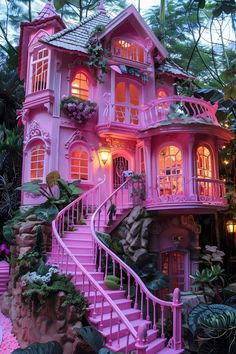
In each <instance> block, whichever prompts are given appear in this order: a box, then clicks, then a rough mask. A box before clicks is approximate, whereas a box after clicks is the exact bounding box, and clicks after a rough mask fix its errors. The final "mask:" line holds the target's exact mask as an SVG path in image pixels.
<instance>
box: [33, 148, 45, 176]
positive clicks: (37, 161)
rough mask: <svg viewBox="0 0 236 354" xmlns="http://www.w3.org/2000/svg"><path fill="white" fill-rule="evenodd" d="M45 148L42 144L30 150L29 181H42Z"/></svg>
mask: <svg viewBox="0 0 236 354" xmlns="http://www.w3.org/2000/svg"><path fill="white" fill-rule="evenodd" d="M44 162H45V147H44V145H43V144H37V145H35V146H33V148H32V150H31V162H30V179H31V181H32V180H35V179H42V180H43V177H44V165H45V164H44Z"/></svg>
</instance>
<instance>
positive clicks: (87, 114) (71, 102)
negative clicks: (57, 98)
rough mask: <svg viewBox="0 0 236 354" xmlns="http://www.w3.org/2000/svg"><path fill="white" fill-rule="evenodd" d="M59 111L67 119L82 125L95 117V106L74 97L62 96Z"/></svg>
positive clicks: (93, 103) (92, 103)
mask: <svg viewBox="0 0 236 354" xmlns="http://www.w3.org/2000/svg"><path fill="white" fill-rule="evenodd" d="M61 109H62V111H63V112H64V113H65V114H66V115H67V117H69V118H71V119H74V120H75V121H76V122H77V123H79V124H82V123H85V122H86V121H87V120H88V119H91V118H93V117H94V116H95V114H96V112H97V104H96V103H95V102H91V101H89V100H84V99H82V98H78V97H74V96H69V97H67V96H62V100H61Z"/></svg>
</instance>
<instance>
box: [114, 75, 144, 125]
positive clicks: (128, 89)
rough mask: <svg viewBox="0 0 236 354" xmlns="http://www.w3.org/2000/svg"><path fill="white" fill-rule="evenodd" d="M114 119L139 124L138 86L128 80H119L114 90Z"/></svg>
mask: <svg viewBox="0 0 236 354" xmlns="http://www.w3.org/2000/svg"><path fill="white" fill-rule="evenodd" d="M115 100H116V105H115V121H116V122H119V123H124V122H127V123H128V124H133V125H138V124H139V117H138V115H139V105H140V93H139V88H138V87H137V86H136V85H135V84H133V83H130V82H126V81H124V82H119V83H117V85H116V91H115Z"/></svg>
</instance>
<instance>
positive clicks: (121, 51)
mask: <svg viewBox="0 0 236 354" xmlns="http://www.w3.org/2000/svg"><path fill="white" fill-rule="evenodd" d="M113 54H114V55H116V56H118V57H122V58H125V59H129V60H132V61H138V62H140V63H144V59H145V55H144V49H143V48H141V47H140V46H139V45H137V44H135V43H131V42H128V41H124V40H121V39H119V40H116V41H114V42H113Z"/></svg>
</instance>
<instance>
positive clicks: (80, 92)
mask: <svg viewBox="0 0 236 354" xmlns="http://www.w3.org/2000/svg"><path fill="white" fill-rule="evenodd" d="M71 94H72V95H73V96H76V97H79V98H82V99H84V100H87V99H88V97H89V80H88V77H87V75H85V74H84V73H82V72H79V73H77V74H76V76H75V78H74V80H73V81H72V84H71Z"/></svg>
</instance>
